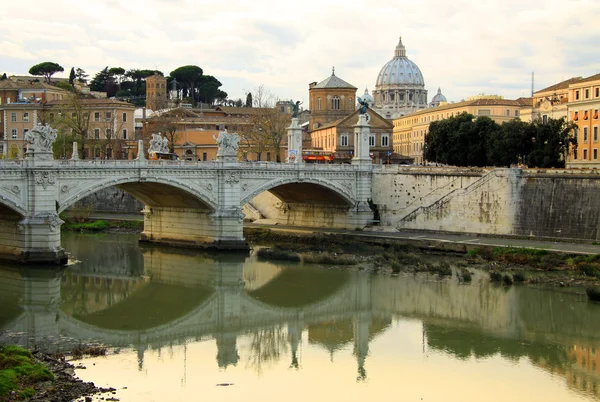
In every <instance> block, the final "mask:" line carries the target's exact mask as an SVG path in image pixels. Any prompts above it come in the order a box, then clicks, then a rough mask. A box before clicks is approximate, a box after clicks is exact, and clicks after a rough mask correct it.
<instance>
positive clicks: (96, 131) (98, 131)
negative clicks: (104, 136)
mask: <svg viewBox="0 0 600 402" xmlns="http://www.w3.org/2000/svg"><path fill="white" fill-rule="evenodd" d="M94 138H95V139H97V140H99V139H100V129H99V128H95V129H94Z"/></svg>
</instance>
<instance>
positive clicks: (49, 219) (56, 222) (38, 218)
mask: <svg viewBox="0 0 600 402" xmlns="http://www.w3.org/2000/svg"><path fill="white" fill-rule="evenodd" d="M63 223H65V222H64V221H63V220H62V219H60V217H59V216H58V214H57V213H56V212H40V213H39V214H36V215H33V216H28V217H26V218H25V219H23V220H22V221H21V222H19V226H21V227H22V228H23V229H21V228H18V230H19V231H23V230H24V229H25V226H32V225H48V226H49V229H50V231H51V232H57V231H58V228H59V227H60V225H62V224H63Z"/></svg>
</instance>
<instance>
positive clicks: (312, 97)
mask: <svg viewBox="0 0 600 402" xmlns="http://www.w3.org/2000/svg"><path fill="white" fill-rule="evenodd" d="M308 95H309V109H310V125H309V127H310V128H309V130H310V131H313V130H316V129H318V128H319V127H321V126H324V125H325V124H328V123H332V122H334V121H336V120H339V119H342V118H344V117H346V116H348V115H349V114H350V113H352V112H354V111H355V110H356V87H355V86H353V85H351V84H348V83H347V82H346V81H344V80H342V79H341V78H339V77H337V76H336V75H335V69H333V70H332V72H331V76H329V77H327V78H326V79H325V80H323V81H321V82H319V83H316V82H312V83H310V84H309V86H308Z"/></svg>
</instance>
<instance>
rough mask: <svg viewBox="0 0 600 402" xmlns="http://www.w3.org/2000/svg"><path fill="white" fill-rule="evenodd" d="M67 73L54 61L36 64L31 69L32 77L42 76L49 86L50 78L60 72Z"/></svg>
mask: <svg viewBox="0 0 600 402" xmlns="http://www.w3.org/2000/svg"><path fill="white" fill-rule="evenodd" d="M63 71H65V69H64V68H62V66H60V65H59V64H57V63H54V62H52V61H45V62H43V63H40V64H36V65H35V66H32V67H31V68H30V69H29V74H31V75H41V76H43V77H44V80H45V81H46V82H47V83H48V84H49V83H50V77H52V75H54V74H55V73H58V72H63Z"/></svg>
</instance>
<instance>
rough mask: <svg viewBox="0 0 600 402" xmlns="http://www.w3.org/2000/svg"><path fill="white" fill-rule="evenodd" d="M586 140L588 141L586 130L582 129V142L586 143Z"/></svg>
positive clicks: (585, 128)
mask: <svg viewBox="0 0 600 402" xmlns="http://www.w3.org/2000/svg"><path fill="white" fill-rule="evenodd" d="M587 140H588V128H587V127H584V128H583V142H587ZM583 159H585V158H583Z"/></svg>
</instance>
